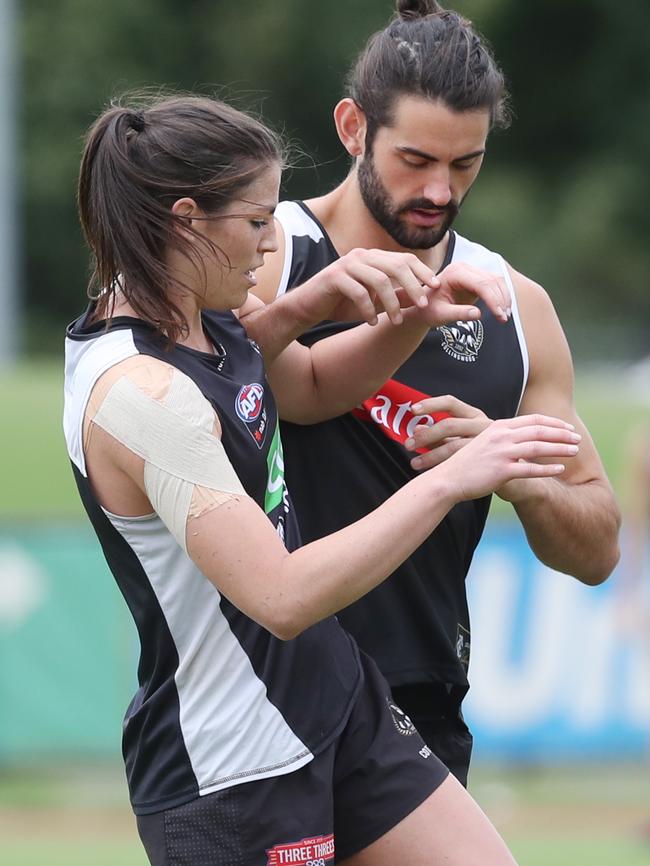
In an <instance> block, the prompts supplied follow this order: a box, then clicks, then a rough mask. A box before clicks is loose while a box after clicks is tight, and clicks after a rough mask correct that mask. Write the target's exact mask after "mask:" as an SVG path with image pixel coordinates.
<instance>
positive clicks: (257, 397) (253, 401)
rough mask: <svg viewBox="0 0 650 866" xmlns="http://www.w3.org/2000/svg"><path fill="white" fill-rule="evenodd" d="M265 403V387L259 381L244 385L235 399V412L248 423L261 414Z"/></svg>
mask: <svg viewBox="0 0 650 866" xmlns="http://www.w3.org/2000/svg"><path fill="white" fill-rule="evenodd" d="M263 404H264V388H263V387H262V386H261V385H258V384H257V382H252V383H251V384H250V385H244V386H243V387H242V388H240V389H239V394H237V398H236V399H235V412H236V413H237V415H238V417H239V418H241V420H242V421H244V422H245V423H246V424H250V423H251V421H255V419H256V418H257V417H258V416H259V414H260V412H261V411H262V406H263Z"/></svg>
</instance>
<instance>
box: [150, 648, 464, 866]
mask: <svg viewBox="0 0 650 866" xmlns="http://www.w3.org/2000/svg"><path fill="white" fill-rule="evenodd" d="M362 662H363V665H364V670H365V684H364V687H363V689H362V691H361V693H360V695H359V698H358V700H357V701H356V703H355V705H354V708H353V710H352V713H351V715H350V718H349V720H348V723H347V725H346V727H345V728H344V730H343V731H342V733H341V735H340V736H339V737H338V738H337V740H335V741H334V742H333V743H332V744H331V745H330V746H329V747H328V748H327V749H325V750H324V751H323V752H321V753H320V754H318V755H317V756H316V757H315V758H314V759H313V760H312V761H310V762H309V763H308V764H306V765H305V766H304V767H302V768H301V769H299V770H296V771H294V772H292V773H288V774H286V775H283V776H275V777H273V778H271V779H263V780H261V781H254V782H246V783H244V784H241V785H236V786H234V787H231V788H228V789H226V790H224V791H217V792H216V793H213V794H208V795H206V796H205V797H199V798H198V799H195V800H192V801H191V802H190V803H186V804H185V805H182V806H178V807H176V808H174V809H168V810H167V811H165V812H158V813H156V814H154V815H142V816H139V817H138V818H137V822H138V832H139V833H140V838H141V839H142V842H143V844H144V847H145V849H146V851H147V854H148V856H149V860H150V861H151V863H152V864H153V866H283V864H292V866H332V864H334V862H335V851H336V861H340V860H343V859H345V858H346V857H350V856H351V855H352V854H355V853H356V852H357V851H360V850H362V849H363V848H366V847H367V846H368V845H370V844H371V842H374V841H375V840H376V839H379V838H380V837H381V836H383V835H384V834H385V833H386V832H388V830H390V829H391V828H392V827H394V826H395V825H396V824H398V823H399V822H400V821H401V820H402V819H403V818H405V817H406V816H407V815H408V814H409V813H410V812H412V811H413V810H414V809H415V808H416V807H417V806H419V805H420V803H422V802H423V801H424V800H426V798H427V797H428V796H429V795H430V794H431V793H432V792H433V791H434V790H435V789H436V788H437V787H438V786H439V785H440V784H441V782H442V781H443V780H444V779H445V778H446V777H447V775H448V770H447V768H446V767H445V766H444V765H443V764H442V763H441V762H440V761H439V760H438V759H437V758H436V757H435V755H434V754H433V753H432V752H431V749H429V748H428V747H427V746H426V745H425V744H424V741H423V740H422V738H421V737H420V735H419V734H418V732H417V731H416V730H415V728H414V726H413V724H412V723H411V721H410V720H409V718H408V717H407V716H406V715H405V714H404V713H403V712H402V711H401V710H400V709H399V708H398V707H397V706H396V705H395V704H394V702H393V700H392V698H391V695H390V690H389V687H388V685H387V683H386V682H385V680H384V678H383V677H382V676H381V674H380V673H379V671H378V670H377V668H376V666H375V664H374V662H372V661H371V660H370V659H368V658H367V657H362Z"/></svg>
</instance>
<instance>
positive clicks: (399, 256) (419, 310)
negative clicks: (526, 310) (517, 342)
mask: <svg viewBox="0 0 650 866" xmlns="http://www.w3.org/2000/svg"><path fill="white" fill-rule="evenodd" d="M357 254H358V255H357ZM346 259H347V260H348V261H347V264H346V261H345V260H346ZM368 261H372V262H373V266H372V267H370V265H369V264H368ZM334 266H337V268H338V270H336V271H335V273H334V276H328V273H327V272H328V271H330V269H333V268H334ZM355 268H360V269H359V270H355ZM380 268H383V270H380ZM351 271H353V272H354V273H355V275H356V277H357V279H356V280H351V276H350V272H351ZM388 274H390V276H388ZM427 279H428V280H429V286H431V288H427V291H426V294H424V289H423V284H424V281H425V280H427ZM349 281H350V282H349ZM400 281H401V282H400ZM420 281H421V282H420ZM434 282H435V283H436V285H435V287H433V284H434ZM402 284H407V285H408V286H409V294H408V295H405V292H404V290H402V288H401V286H402ZM379 285H381V290H380V289H379V288H377V286H379ZM477 297H480V298H482V299H483V300H484V301H485V302H486V304H487V305H488V307H489V308H490V309H491V310H492V311H493V312H494V314H495V315H496V316H498V317H499V318H500V319H501V320H502V321H506V320H507V317H508V312H509V311H508V309H507V298H508V294H507V290H506V287H505V284H504V282H503V281H502V280H501V279H500V278H499V277H497V276H495V275H493V274H489V273H487V272H483V271H479V270H477V269H476V268H473V267H471V266H469V265H465V264H461V263H455V264H453V265H450V266H448V267H447V268H445V270H444V271H442V272H441V273H440V274H439V275H438V276H437V277H435V276H434V275H433V272H432V271H430V270H429V269H428V268H426V267H425V266H424V265H422V263H421V262H420V261H419V259H417V258H416V257H415V256H412V255H410V254H405V253H386V252H383V251H378V250H363V251H356V250H355V251H354V253H350V254H348V256H347V257H345V256H344V257H343V258H342V259H339V260H338V261H337V262H335V263H334V265H330V266H329V267H328V268H325V269H324V270H323V271H321V272H320V273H319V274H317V275H316V277H313V278H312V279H311V280H309V281H308V282H306V283H305V284H304V285H303V286H300V287H299V288H296V289H293V290H292V291H291V292H289V293H287V294H285V295H282V296H281V297H280V298H278V299H277V300H276V301H274V302H273V303H272V304H270V305H268V306H267V307H263V306H261V304H260V302H259V301H257V299H251V301H250V304H249V307H248V309H247V310H246V311H245V312H244V313H243V315H242V316H241V321H242V323H243V324H244V326H245V327H246V330H247V332H248V334H249V336H251V337H253V339H255V340H256V341H257V342H258V343H260V340H261V344H260V345H261V348H262V351H263V354H264V355H265V361H266V363H267V373H268V377H269V381H270V382H271V386H272V388H273V392H274V394H275V397H276V400H277V402H278V408H279V411H280V414H281V416H282V418H284V419H286V420H290V421H294V422H296V423H302V424H307V423H315V422H317V421H322V420H324V419H326V418H330V417H333V416H336V415H340V414H342V413H343V412H346V411H348V410H349V409H351V408H353V407H354V406H355V405H357V404H358V403H359V402H360V401H361V400H363V399H365V398H366V397H367V396H368V395H369V394H372V393H374V391H376V390H377V389H378V388H379V387H380V386H381V385H382V384H383V383H384V382H385V381H386V379H388V378H389V377H390V376H391V375H392V373H393V372H394V371H395V370H396V369H397V368H398V367H399V366H400V365H401V364H402V363H403V362H404V361H405V360H406V359H407V358H408V357H409V356H410V355H411V354H412V353H413V351H414V350H415V349H416V348H417V346H418V345H419V344H420V342H421V341H422V339H423V338H424V336H425V335H426V333H427V331H428V330H429V328H431V327H435V326H437V325H439V324H442V323H443V322H449V321H458V320H467V319H472V318H478V316H479V315H480V313H479V310H478V308H477V307H475V306H474V305H473V301H474V300H475V299H476V298H477ZM405 298H406V299H408V300H405ZM414 301H415V302H414ZM400 303H401V304H404V303H410V306H409V307H408V308H405V309H403V308H400ZM352 306H356V307H357V308H358V309H359V312H360V313H361V314H363V315H365V317H366V319H367V323H365V324H362V325H359V326H358V327H353V328H349V329H347V330H345V331H343V332H340V333H337V334H335V335H333V336H331V337H328V338H327V339H324V340H320V341H318V342H317V343H316V344H315V345H313V346H311V347H309V348H308V347H305V346H302V345H300V344H299V343H295V342H294V343H291V344H290V345H288V346H287V347H286V348H284V349H283V350H282V351H279V349H280V347H281V344H282V341H283V339H286V337H287V336H291V338H292V339H293V338H295V337H296V336H298V335H299V334H300V333H302V332H303V331H304V330H306V329H307V328H308V327H310V326H311V325H313V324H316V323H317V322H319V321H322V319H324V318H330V319H331V318H335V317H336V316H339V317H344V316H345V315H346V314H347V313H349V312H350V310H351V308H352ZM376 307H383V308H388V310H389V312H387V313H385V314H380V316H379V320H378V324H374V322H375V321H376V320H377V317H376V313H375V308H376ZM281 335H282V339H281ZM264 346H266V347H267V351H266V352H265V351H264ZM269 348H271V349H272V351H269ZM274 352H276V353H277V354H274Z"/></svg>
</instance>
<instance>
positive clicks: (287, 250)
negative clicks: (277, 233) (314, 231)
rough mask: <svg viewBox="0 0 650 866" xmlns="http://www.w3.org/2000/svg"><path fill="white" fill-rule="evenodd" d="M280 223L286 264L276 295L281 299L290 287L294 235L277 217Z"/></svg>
mask: <svg viewBox="0 0 650 866" xmlns="http://www.w3.org/2000/svg"><path fill="white" fill-rule="evenodd" d="M276 219H277V221H278V225H279V226H280V228H281V229H282V234H283V237H284V262H283V265H282V274H281V275H280V282H279V283H278V290H277V292H276V294H275V296H276V298H279V297H280V296H281V295H284V294H285V292H286V291H287V286H288V285H289V275H290V273H291V261H292V259H293V235H292V234H291V232H290V231H289V230H288V228H287V227H286V226H285V224H284V223H283V222H282V220H281V219H280V217H279V216H276Z"/></svg>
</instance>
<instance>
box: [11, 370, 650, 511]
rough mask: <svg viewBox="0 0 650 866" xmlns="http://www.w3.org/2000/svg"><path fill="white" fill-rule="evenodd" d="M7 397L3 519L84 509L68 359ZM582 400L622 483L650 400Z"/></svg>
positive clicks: (586, 384)
mask: <svg viewBox="0 0 650 866" xmlns="http://www.w3.org/2000/svg"><path fill="white" fill-rule="evenodd" d="M0 405H1V406H2V407H3V411H2V420H1V421H0V431H1V433H2V443H3V446H4V447H3V456H2V459H3V464H4V465H3V466H2V475H3V481H4V483H3V484H2V486H1V488H0V520H3V519H6V520H23V519H27V520H32V519H48V518H53V517H54V518H57V519H61V518H64V519H65V518H76V517H80V516H81V515H82V510H81V505H80V503H79V501H78V496H77V492H76V490H75V488H74V484H73V481H72V474H71V472H70V467H69V464H68V460H67V457H66V453H65V446H64V442H63V433H62V429H61V411H62V405H63V373H62V365H61V363H57V362H54V361H53V362H39V363H25V364H22V365H20V366H19V367H17V368H16V370H14V371H13V372H11V373H10V374H4V375H0ZM577 405H578V410H579V412H580V414H581V415H582V417H583V418H584V420H585V422H586V423H587V426H588V427H589V429H590V430H591V433H592V435H593V437H594V439H595V440H596V443H597V445H598V448H599V451H600V453H601V455H602V457H603V461H604V463H605V465H606V468H607V470H608V472H609V474H610V477H611V478H612V481H613V483H614V485H615V487H618V486H620V474H621V466H622V463H623V459H624V453H625V447H626V432H627V431H628V430H630V429H631V428H632V427H633V426H634V425H636V424H638V423H639V422H640V421H641V420H642V419H645V420H646V422H647V421H648V420H649V419H650V401H648V399H647V398H646V402H645V404H643V403H640V402H634V400H633V399H632V397H631V396H630V395H629V394H628V393H626V390H625V389H623V388H622V386H621V383H620V382H619V381H617V380H607V381H595V380H593V379H591V378H590V379H588V380H584V381H582V380H579V382H578V388H577ZM507 508H508V506H505V505H503V504H501V503H496V507H495V512H496V514H497V515H500V514H506V513H507V510H506V509H507Z"/></svg>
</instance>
